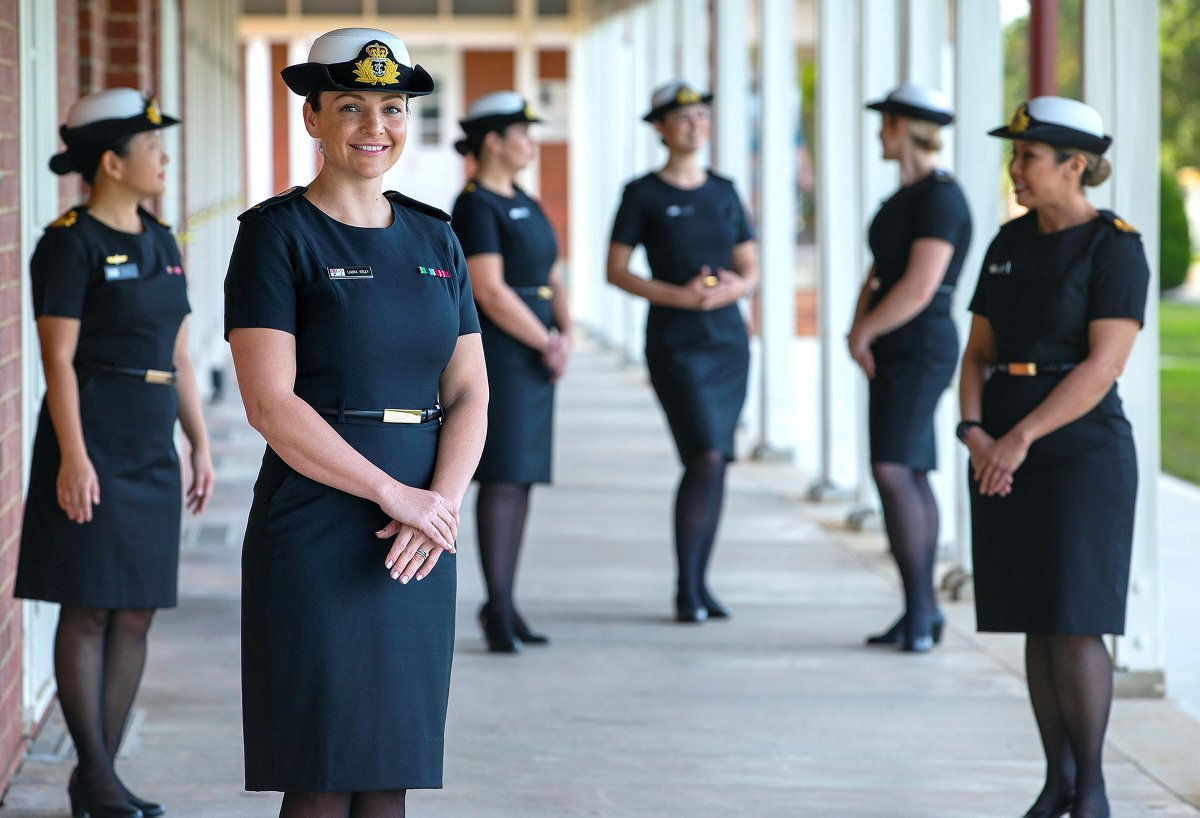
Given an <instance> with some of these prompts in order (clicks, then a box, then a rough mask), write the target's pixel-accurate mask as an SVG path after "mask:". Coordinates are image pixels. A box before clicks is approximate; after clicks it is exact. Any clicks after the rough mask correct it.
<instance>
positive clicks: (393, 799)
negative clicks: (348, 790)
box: [350, 790, 408, 818]
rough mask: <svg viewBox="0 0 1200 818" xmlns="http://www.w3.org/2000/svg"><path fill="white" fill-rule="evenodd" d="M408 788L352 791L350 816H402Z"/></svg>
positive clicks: (397, 817)
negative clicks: (352, 798) (352, 799)
mask: <svg viewBox="0 0 1200 818" xmlns="http://www.w3.org/2000/svg"><path fill="white" fill-rule="evenodd" d="M407 792H408V790H372V791H370V792H356V793H354V801H353V803H352V804H351V806H350V818H404V796H405V794H407Z"/></svg>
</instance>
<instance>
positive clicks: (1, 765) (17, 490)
mask: <svg viewBox="0 0 1200 818" xmlns="http://www.w3.org/2000/svg"><path fill="white" fill-rule="evenodd" d="M16 53H17V3H16V0H0V110H4V111H9V112H12V111H16V110H18V107H17V104H18V100H17V89H18V88H19V87H20V86H19V85H18V79H19V71H18V66H17V63H16V59H15V55H16ZM0 123H2V124H0V785H7V783H8V779H9V777H10V776H11V775H12V773H13V770H14V769H15V768H16V765H17V764H18V763H19V762H20V760H21V756H22V752H23V750H24V741H23V737H22V735H21V603H20V602H18V601H17V600H15V599H13V596H12V583H13V576H14V574H15V572H16V561H17V542H18V537H19V532H20V522H21V519H20V514H21V278H20V276H21V266H22V265H21V246H20V243H19V236H20V215H19V208H20V199H21V194H20V188H19V184H18V181H19V176H18V173H19V172H20V151H19V150H18V143H17V139H18V134H17V117H15V116H6V117H4V118H3V120H0Z"/></svg>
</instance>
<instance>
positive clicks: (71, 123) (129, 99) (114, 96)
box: [67, 88, 146, 128]
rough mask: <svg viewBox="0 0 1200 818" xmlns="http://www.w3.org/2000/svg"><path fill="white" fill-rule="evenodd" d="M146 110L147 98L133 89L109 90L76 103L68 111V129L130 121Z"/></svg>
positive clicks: (89, 95) (90, 95) (96, 93)
mask: <svg viewBox="0 0 1200 818" xmlns="http://www.w3.org/2000/svg"><path fill="white" fill-rule="evenodd" d="M145 110H146V98H145V97H144V96H142V95H141V94H140V93H138V92H137V91H135V90H133V89H132V88H109V89H108V90H106V91H97V92H95V93H94V94H88V95H87V96H85V97H80V98H79V99H78V100H76V101H75V104H73V105H72V106H71V108H70V110H69V111H67V127H68V128H80V127H83V126H84V125H91V124H92V123H93V122H103V121H104V120H106V119H128V118H129V117H131V116H137V115H139V114H141V113H143V112H145Z"/></svg>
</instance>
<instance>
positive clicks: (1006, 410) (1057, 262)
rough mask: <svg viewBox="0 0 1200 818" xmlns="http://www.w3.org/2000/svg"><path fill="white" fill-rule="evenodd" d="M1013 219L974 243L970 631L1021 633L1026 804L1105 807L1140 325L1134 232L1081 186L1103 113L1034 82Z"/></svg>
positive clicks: (1132, 477) (966, 365) (965, 386)
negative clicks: (1037, 762) (1038, 760)
mask: <svg viewBox="0 0 1200 818" xmlns="http://www.w3.org/2000/svg"><path fill="white" fill-rule="evenodd" d="M991 134H992V135H993V136H998V137H1001V138H1003V139H1010V140H1012V144H1013V154H1012V160H1011V161H1010V162H1009V166H1008V167H1009V174H1010V175H1011V176H1012V182H1013V189H1014V191H1015V192H1016V197H1017V202H1018V204H1021V205H1024V206H1025V207H1027V208H1029V212H1028V213H1026V214H1025V215H1024V216H1021V217H1019V218H1016V219H1014V220H1012V221H1011V222H1009V223H1008V224H1006V225H1004V227H1002V228H1001V229H1000V233H999V234H998V235H997V236H996V238H995V240H994V241H993V242H992V245H991V247H990V248H989V249H988V252H987V255H986V257H985V258H984V263H983V271H982V272H981V274H980V276H979V285H978V287H977V289H976V291H975V297H974V299H973V300H972V301H971V311H972V312H974V313H975V315H974V318H973V319H972V322H971V335H970V338H969V340H968V342H967V349H966V352H965V353H964V355H963V362H962V376H961V380H960V385H959V390H960V393H959V402H960V408H961V410H962V419H963V420H962V423H961V424H959V438H960V439H962V440H963V442H964V443H966V445H967V448H968V449H969V451H970V453H971V472H972V473H971V476H970V480H971V483H970V486H971V530H972V537H973V550H974V557H975V609H976V618H977V621H978V625H979V630H981V631H1004V632H1016V633H1024V634H1026V637H1025V675H1026V679H1027V683H1028V686H1029V698H1030V701H1031V702H1032V704H1033V713H1034V717H1035V718H1036V719H1037V725H1038V732H1039V733H1040V734H1041V739H1042V748H1043V750H1044V751H1045V755H1046V780H1045V784H1044V786H1043V788H1042V791H1041V793H1040V794H1039V795H1038V797H1037V799H1036V800H1035V801H1034V803H1033V805H1032V806H1031V807H1030V808H1029V811H1028V812H1027V813H1026V815H1027V816H1032V817H1033V818H1052V817H1053V816H1059V815H1063V814H1065V813H1067V812H1068V811H1070V813H1071V815H1072V816H1073V818H1105V817H1106V816H1108V815H1110V814H1111V813H1110V811H1109V806H1108V799H1107V795H1106V793H1105V786H1104V774H1103V769H1102V766H1101V751H1102V750H1103V748H1104V733H1105V730H1106V728H1107V726H1108V714H1109V709H1110V707H1111V704H1112V684H1113V682H1112V671H1113V669H1112V660H1111V659H1110V658H1109V655H1108V651H1107V650H1106V649H1105V646H1104V641H1103V638H1102V637H1103V635H1104V634H1108V633H1113V634H1120V633H1123V632H1124V630H1125V599H1126V593H1127V591H1128V586H1129V561H1130V554H1131V551H1132V546H1133V517H1134V500H1135V496H1136V493H1137V460H1136V454H1135V452H1134V447H1133V435H1132V432H1131V431H1130V428H1129V422H1128V421H1127V420H1126V419H1125V416H1124V413H1123V412H1122V411H1121V399H1120V397H1118V395H1117V387H1116V383H1115V382H1116V379H1117V376H1118V375H1120V374H1121V371H1122V369H1123V368H1124V366H1125V362H1126V360H1127V359H1128V357H1129V353H1130V350H1131V349H1132V347H1133V342H1134V340H1135V338H1136V337H1137V333H1138V330H1139V328H1140V327H1141V324H1142V318H1143V315H1144V313H1145V307H1146V290H1147V286H1148V283H1149V278H1150V273H1149V268H1148V267H1147V264H1146V256H1145V253H1144V251H1143V250H1142V242H1141V238H1140V237H1139V236H1138V234H1137V232H1136V231H1134V229H1133V228H1132V227H1130V226H1129V225H1128V224H1126V223H1125V222H1124V221H1122V220H1121V219H1120V218H1118V217H1116V216H1115V215H1113V214H1112V213H1110V212H1108V211H1103V210H1100V211H1098V210H1097V209H1096V208H1095V207H1094V206H1092V204H1091V203H1089V202H1088V200H1087V198H1086V197H1085V196H1084V194H1083V188H1084V186H1090V185H1098V184H1100V183H1101V182H1103V181H1104V180H1105V178H1107V177H1108V174H1109V171H1110V167H1109V164H1108V161H1107V160H1106V159H1104V158H1103V157H1102V156H1101V154H1103V153H1104V151H1105V150H1107V149H1108V146H1109V144H1110V142H1111V141H1112V140H1111V138H1110V137H1108V136H1105V135H1104V127H1103V123H1102V122H1101V119H1100V115H1099V114H1098V113H1097V112H1096V111H1095V110H1094V109H1093V108H1090V107H1089V106H1087V105H1085V104H1083V103H1082V102H1078V101H1076V100H1073V99H1063V98H1061V97H1037V98H1035V99H1031V100H1030V101H1029V102H1028V103H1025V104H1022V105H1021V106H1020V107H1019V108H1018V109H1017V112H1016V114H1015V115H1014V116H1013V118H1012V122H1011V123H1009V125H1008V126H1007V127H1000V128H997V129H995V130H993V131H992V132H991Z"/></svg>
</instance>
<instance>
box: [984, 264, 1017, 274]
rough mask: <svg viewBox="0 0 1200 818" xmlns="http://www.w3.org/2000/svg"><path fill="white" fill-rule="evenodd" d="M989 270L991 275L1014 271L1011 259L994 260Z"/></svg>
mask: <svg viewBox="0 0 1200 818" xmlns="http://www.w3.org/2000/svg"><path fill="white" fill-rule="evenodd" d="M987 271H988V273H989V274H990V275H994V276H997V275H1006V274H1008V273H1011V272H1012V262H1011V261H993V262H992V263H991V264H989V265H988V268H987Z"/></svg>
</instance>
